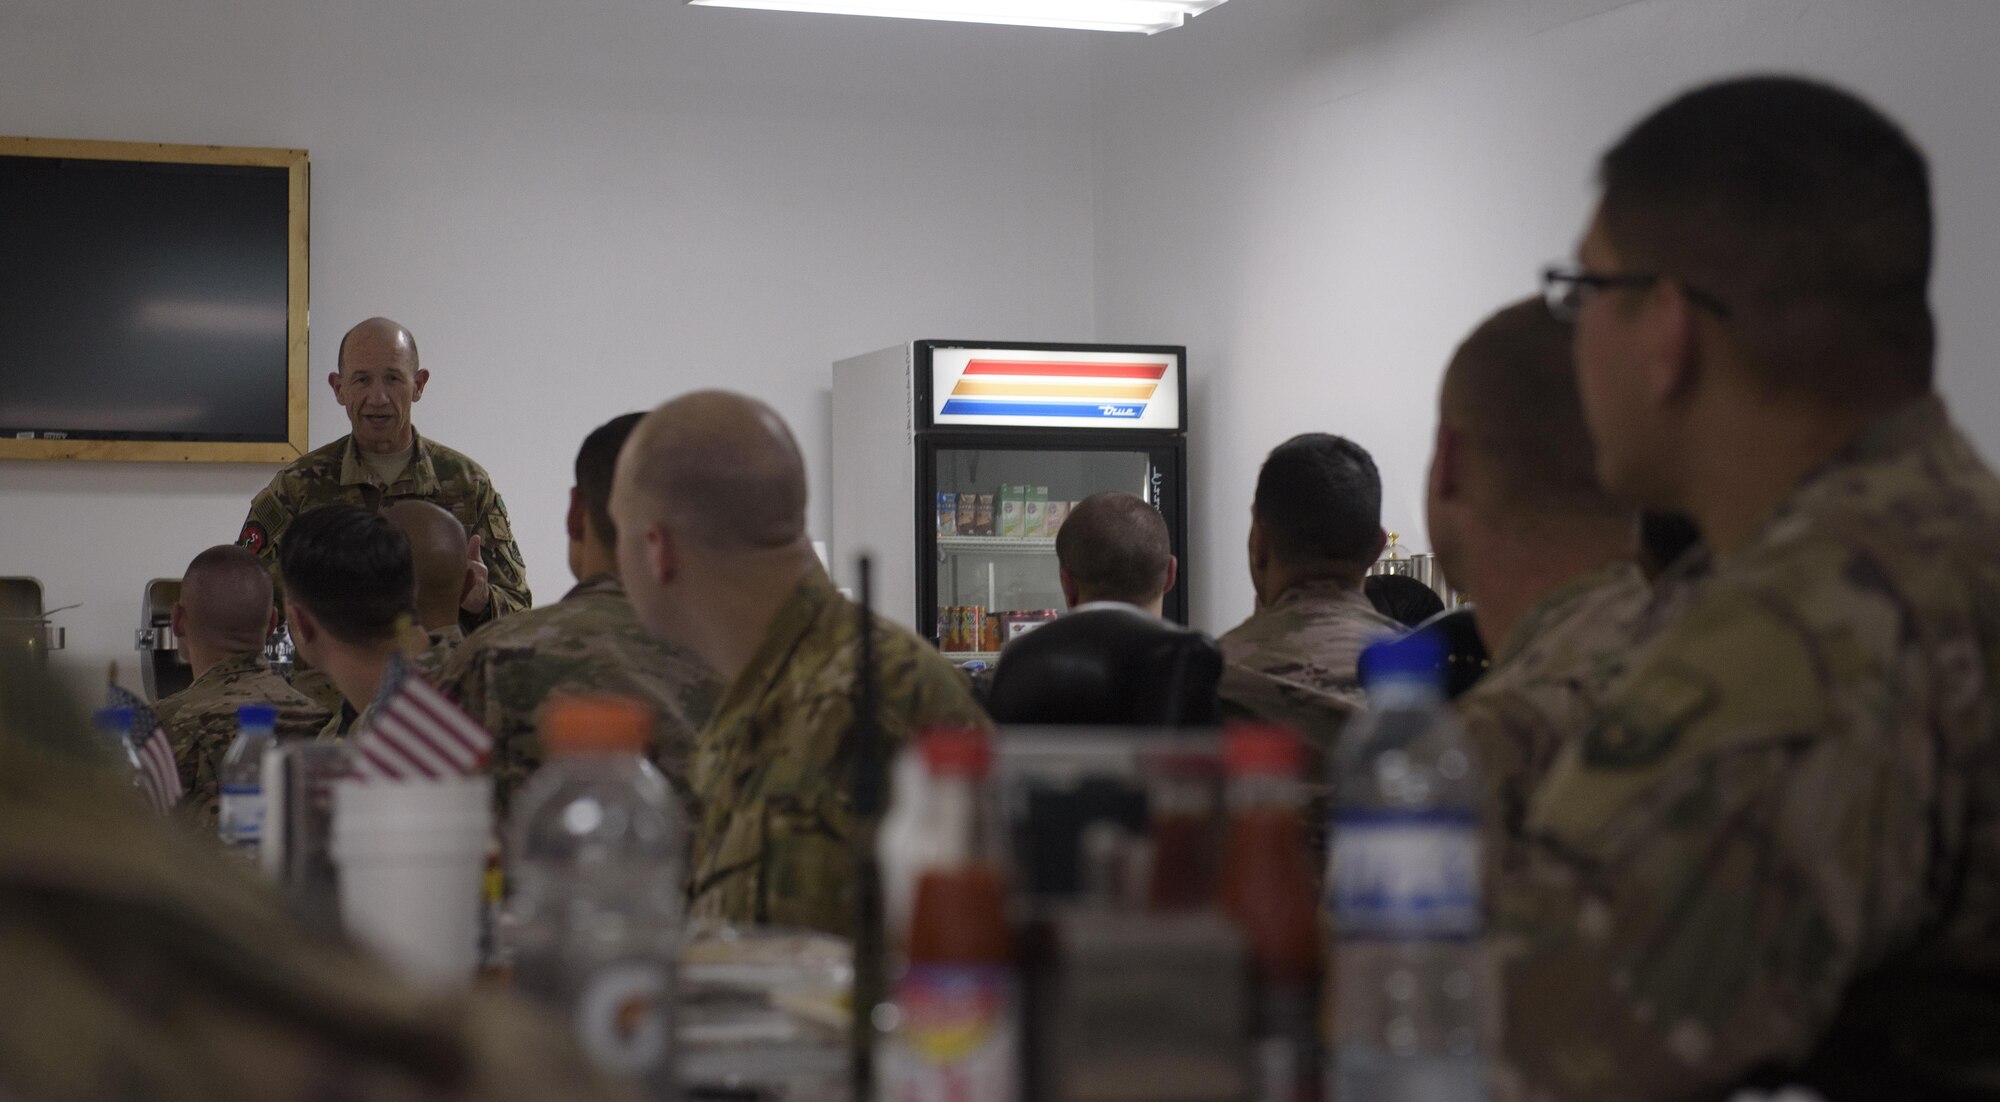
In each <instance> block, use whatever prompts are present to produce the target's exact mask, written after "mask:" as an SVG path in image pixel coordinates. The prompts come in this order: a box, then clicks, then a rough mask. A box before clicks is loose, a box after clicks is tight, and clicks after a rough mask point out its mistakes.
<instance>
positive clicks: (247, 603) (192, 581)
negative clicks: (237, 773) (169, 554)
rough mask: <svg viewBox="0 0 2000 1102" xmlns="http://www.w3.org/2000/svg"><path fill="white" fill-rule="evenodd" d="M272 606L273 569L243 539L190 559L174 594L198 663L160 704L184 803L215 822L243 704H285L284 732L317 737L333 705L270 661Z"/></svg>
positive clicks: (177, 632)
mask: <svg viewBox="0 0 2000 1102" xmlns="http://www.w3.org/2000/svg"><path fill="white" fill-rule="evenodd" d="M276 618H277V613H276V612H274V611H273V610H272V609H271V575H270V574H269V573H268V572H267V571H265V569H264V565H263V564H262V563H260V562H258V561H257V557H256V556H255V555H252V554H250V553H249V552H248V551H245V550H243V549H242V548H240V547H231V546H228V545H226V544H225V545H224V546H221V547H211V548H209V549H208V550H206V551H203V552H202V553H201V554H199V555H196V556H195V557H194V561H193V562H191V563H188V567H187V572H186V573H184V574H182V575H181V596H180V600H178V601H175V602H174V612H173V624H174V638H175V639H177V640H179V642H180V650H181V654H182V655H183V656H185V657H186V658H187V661H188V665H189V666H190V667H191V668H192V669H193V671H194V681H193V683H192V684H190V685H188V687H187V688H185V689H182V690H181V691H180V692H177V693H175V694H173V695H172V696H168V697H165V698H163V699H161V700H160V702H159V703H157V704H155V705H153V712H154V714H155V715H157V716H158V717H159V720H160V726H162V727H164V728H166V732H167V740H168V741H169V742H170V743H172V745H173V748H174V761H175V762H176V763H177V764H178V765H179V766H180V773H181V787H182V788H183V789H185V790H186V794H185V795H184V796H183V797H182V798H181V804H180V807H181V809H182V810H184V811H185V812H187V813H188V814H189V815H191V816H192V817H194V818H196V819H198V820H199V821H200V822H201V823H202V824H203V825H205V826H207V827H208V828H209V829H210V830H213V829H214V828H215V808H216V801H217V799H218V798H219V797H220V796H221V788H220V783H221V782H220V773H221V770H222V756H223V755H224V754H226V753H228V751H229V744H230V743H231V742H233V741H235V738H236V709H237V708H238V707H240V706H242V705H245V704H269V705H271V706H272V707H274V708H276V709H278V738H279V739H280V740H284V739H290V738H311V737H312V736H314V735H316V734H318V733H319V729H320V728H321V727H322V726H324V725H325V724H326V720H327V713H326V709H324V708H321V707H320V706H318V705H317V704H314V703H313V702H312V701H311V700H308V699H307V698H305V697H304V696H301V695H300V694H299V693H298V692H297V691H296V690H294V689H293V688H292V687H291V686H290V685H289V684H287V683H286V682H285V679H284V678H282V677H279V676H278V675H277V673H276V672H275V671H273V670H272V669H271V667H270V666H269V665H267V664H266V663H265V661H264V637H265V636H267V635H269V634H270V631H271V627H272V625H273V623H274V622H275V620H276Z"/></svg>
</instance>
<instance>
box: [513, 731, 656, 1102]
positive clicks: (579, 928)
mask: <svg viewBox="0 0 2000 1102" xmlns="http://www.w3.org/2000/svg"><path fill="white" fill-rule="evenodd" d="M651 729H652V713H651V712H650V711H649V710H648V709H647V708H646V707H645V706H644V705H642V704H639V703H638V702H636V701H630V700H623V699H619V698H615V697H590V698H568V699H558V700H555V701H552V702H551V703H550V704H549V705H548V706H547V707H545V708H544V709H543V711H542V719H541V739H542V746H543V748H544V750H545V751H546V753H547V754H548V760H547V761H546V762H545V763H544V764H543V766H542V767H541V769H540V770H538V771H537V772H536V773H535V775H534V777H533V778H531V779H530V780H529V781H528V783H527V785H526V786H525V787H524V788H523V789H522V791H521V793H520V795H518V796H517V797H515V801H514V813H513V817H512V819H511V820H510V822H509V823H508V836H507V853H508V869H507V882H508V884H509V886H510V887H511V888H512V889H513V897H512V899H511V900H510V902H509V907H510V909H511V912H512V921H511V923H509V935H510V940H511V941H512V943H513V946H512V948H513V964H514V984H515V986H516V988H518V989H519V990H520V991H521V992H522V993H524V994H526V995H528V996H529V997H530V998H533V999H535V1000H537V1001H539V1002H541V1003H542V1004H544V1005H545V1006H547V1007H549V1008H550V1009H551V1010H553V1011H555V1012H556V1013H558V1014H560V1015H562V1016H563V1017H564V1018H565V1019H566V1020H567V1021H568V1022H569V1025H570V1029H571V1030H572V1031H573V1033H574V1034H575V1036H576V1039H577V1042H578V1044H579V1045H580V1046H581V1047H582V1049H583V1051H584V1053H585V1055H586V1056H588V1057H589V1059H590V1061H591V1062H592V1063H593V1064H594V1065H595V1066H596V1067H597V1069H598V1070H599V1071H601V1072H603V1073H605V1074H606V1075H609V1076H612V1077H614V1078H617V1079H621V1080H623V1081H625V1082H626V1083H628V1084H630V1085H631V1086H632V1087H633V1088H634V1089H636V1090H637V1091H638V1092H639V1094H640V1095H641V1096H642V1097H644V1098H648V1099H655V1100H659V1099H672V1098H676V1097H678V1091H677V1089H676V1087H675V1084H674V1060H673V1055H674V1053H673V1035H674V1028H673V1023H674V1014H673V1007H674V964H675V960H676V954H677V952H678V949H679V945H680V934H681V919H682V906H681V891H682V880H683V878H684V877H685V875H686V870H685V868H684V866H685V858H684V856H683V854H684V853H685V851H686V846H687V826H686V822H685V818H684V816H683V813H682V810H681V806H680V802H679V801H678V800H677V799H675V798H674V794H673V790H672V789H671V788H670V787H669V786H668V785H667V780H666V778H665V777H663V776H661V775H660V771H659V770H658V769H655V768H654V767H653V764H652V762H650V761H648V760H647V758H646V748H647V746H648V744H649V741H650V736H651Z"/></svg>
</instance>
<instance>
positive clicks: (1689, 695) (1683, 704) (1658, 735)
mask: <svg viewBox="0 0 2000 1102" xmlns="http://www.w3.org/2000/svg"><path fill="white" fill-rule="evenodd" d="M1721 695H1722V694H1721V689H1720V688H1719V687H1718V686H1717V685H1716V683H1715V679H1714V678H1712V677H1710V676H1709V675H1708V674H1706V673H1703V672H1702V671H1700V670H1697V669H1693V668H1691V667H1688V666H1685V665H1682V664H1680V663H1677V662H1676V663H1663V664H1661V665H1660V666H1658V667H1655V668H1653V669H1650V670H1647V671H1645V673H1643V674H1642V675H1640V676H1639V677H1638V678H1637V679H1635V680H1634V681H1633V682H1632V684H1631V689H1630V690H1629V691H1628V692H1627V693H1626V694H1625V699H1624V700H1621V701H1619V702H1617V703H1616V704H1614V705H1613V706H1612V708H1611V710H1610V712H1609V713H1607V714H1606V715H1604V716H1603V717H1602V718H1600V719H1599V720H1598V721H1597V722H1596V723H1595V724H1593V725H1591V728H1590V730H1589V731H1588V732H1587V733H1585V735H1584V737H1583V761H1584V764H1585V765H1588V766H1591V767H1593V768H1597V769H1639V768H1644V767H1645V766H1649V765H1652V764H1653V763H1655V762H1657V761H1659V760H1660V759H1662V758H1664V757H1666V756H1667V754H1668V753H1669V752H1670V751H1672V750H1673V748H1674V745H1675V744H1676V743H1677V742H1679V741H1680V736H1681V733H1682V732H1683V731H1685V730H1687V728H1688V727H1689V725H1691V724H1693V723H1694V722H1695V721H1696V720H1698V719H1700V718H1701V717H1702V716H1704V715H1707V714H1708V713H1709V712H1710V711H1711V710H1713V709H1714V707H1715V703H1716V700H1717V699H1718V698H1719V697H1720V696H1721Z"/></svg>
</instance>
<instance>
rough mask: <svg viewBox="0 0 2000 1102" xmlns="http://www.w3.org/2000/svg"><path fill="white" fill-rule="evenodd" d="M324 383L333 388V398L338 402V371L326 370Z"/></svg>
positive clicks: (343, 403)
mask: <svg viewBox="0 0 2000 1102" xmlns="http://www.w3.org/2000/svg"><path fill="white" fill-rule="evenodd" d="M326 385H327V386H330V387H332V388H333V400H334V401H336V402H340V372H338V371H329V372H327V373H326ZM341 404H342V405H346V404H347V403H345V402H341Z"/></svg>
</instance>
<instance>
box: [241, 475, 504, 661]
mask: <svg viewBox="0 0 2000 1102" xmlns="http://www.w3.org/2000/svg"><path fill="white" fill-rule="evenodd" d="M411 498H414V499H416V500H418V501H428V502H430V503H432V504H434V505H437V506H438V507H440V508H442V509H444V510H446V511H448V512H449V513H451V515H452V516H454V517H457V518H458V522H459V523H460V524H463V525H465V530H466V532H467V533H468V534H470V535H477V536H478V537H479V557H480V559H481V560H482V561H484V562H485V563H486V570H487V582H488V584H490V585H491V587H492V595H491V596H490V597H489V598H488V599H487V602H486V608H485V610H484V611H483V612H479V613H476V614H475V613H470V612H464V613H460V616H459V622H460V623H461V624H462V625H464V627H465V629H466V630H467V631H470V630H472V629H473V628H475V627H477V626H479V625H480V624H483V623H486V622H488V621H490V620H495V619H498V618H499V617H502V616H505V615H507V614H508V613H510V612H518V611H520V610H521V609H524V608H528V607H529V606H531V605H533V604H534V603H535V601H534V596H533V594H531V593H530V592H529V591H528V568H527V566H526V565H525V564H524V563H522V561H521V549H520V548H518V547H516V546H515V545H514V529H513V527H512V526H511V525H510V524H509V523H508V521H507V506H506V504H505V503H503V502H502V501H501V500H500V495H499V493H498V492H496V491H495V490H494V489H493V480H492V479H491V478H489V477H487V474H486V469H485V468H484V467H481V466H480V465H479V464H477V463H475V462H473V461H472V460H471V459H470V458H468V457H466V456H464V455H462V454H460V453H458V452H455V451H453V450H451V449H450V448H447V447H445V446H444V445H442V444H438V443H434V442H432V441H429V440H426V439H424V438H423V437H422V436H417V437H416V443H415V445H414V447H413V450H412V451H411V455H410V465H409V466H408V467H406V468H405V469H404V470H403V473H402V475H401V476H400V477H398V478H397V479H396V481H395V482H393V483H390V484H389V485H387V486H384V485H382V484H381V483H380V482H379V481H377V480H376V478H375V475H374V474H373V473H372V472H370V471H369V470H368V468H367V467H366V466H365V465H363V464H362V462H361V459H360V457H359V456H358V455H357V454H356V452H355V449H354V442H353V437H351V436H343V437H341V438H340V439H338V440H335V441H334V442H333V443H331V444H328V445H326V446H325V447H323V448H320V449H318V450H317V451H313V452H308V453H307V454H305V455H303V456H300V457H299V458H298V459H296V460H293V461H292V463H291V465H290V466H288V467H286V468H285V469H284V470H281V471H279V472H278V473H277V475H276V476H275V477H273V478H272V479H271V484H270V485H269V486H266V487H264V488H263V489H262V490H259V491H258V492H257V496H256V497H255V498H253V499H251V501H250V515H249V517H248V518H246V519H245V520H244V522H243V532H242V534H241V535H240V536H238V537H237V543H238V544H239V545H241V546H243V547H246V548H248V549H250V550H251V551H253V552H255V553H256V554H257V556H258V557H259V558H262V559H264V560H265V561H266V562H268V563H270V564H271V566H272V577H273V580H274V581H275V580H276V576H277V561H278V545H279V544H280V543H282V542H284V539H285V529H287V528H289V527H291V523H292V518H293V517H296V516H298V515H299V514H300V513H304V512H308V511H310V510H313V509H317V508H319V507H320V506H322V505H357V506H360V507H361V508H364V509H373V510H380V509H381V508H382V507H383V506H385V505H389V504H392V503H394V502H397V501H402V500H405V499H411ZM278 600H279V601H280V602H281V607H282V601H283V595H282V594H279V595H278Z"/></svg>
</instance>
